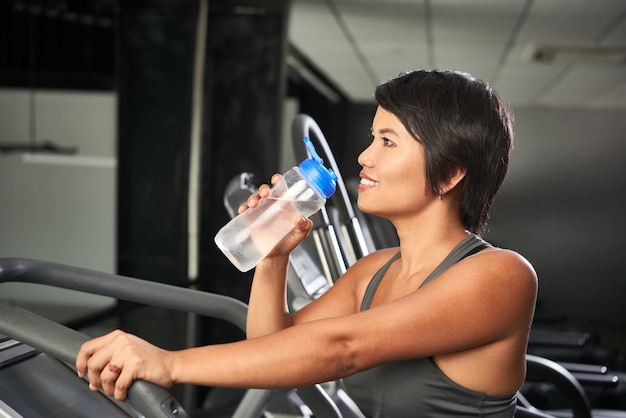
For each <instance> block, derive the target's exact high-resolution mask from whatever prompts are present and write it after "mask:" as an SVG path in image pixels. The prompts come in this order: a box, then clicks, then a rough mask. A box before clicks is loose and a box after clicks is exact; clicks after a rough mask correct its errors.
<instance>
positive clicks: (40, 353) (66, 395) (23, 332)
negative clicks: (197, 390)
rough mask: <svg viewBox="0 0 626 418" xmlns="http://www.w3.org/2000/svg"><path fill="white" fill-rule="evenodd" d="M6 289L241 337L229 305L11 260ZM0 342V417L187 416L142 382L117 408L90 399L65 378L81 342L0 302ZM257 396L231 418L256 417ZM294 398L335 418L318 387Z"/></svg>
mask: <svg viewBox="0 0 626 418" xmlns="http://www.w3.org/2000/svg"><path fill="white" fill-rule="evenodd" d="M10 281H13V282H23V283H37V284H42V285H49V286H55V287H60V288H65V289H72V290H79V291H83V292H87V293H95V294H99V295H105V296H110V297H114V298H117V299H121V300H127V301H131V302H136V303H141V304H146V305H150V306H157V307H161V308H166V309H172V310H179V311H184V312H189V313H194V314H197V315H204V316H210V317H213V318H217V319H223V320H226V321H229V322H231V323H233V324H234V325H236V326H238V327H239V328H241V329H242V330H245V322H246V313H247V306H246V305H245V304H244V303H242V302H240V301H238V300H236V299H233V298H230V297H226V296H221V295H216V294H211V293H207V292H200V291H196V290H191V289H185V288H181V287H177V286H173V285H166V284H162V283H155V282H150V281H146V280H140V279H134V278H130V277H125V276H120V275H114V274H110V273H102V272H97V271H93V270H88V269H84V268H78V267H73V266H67V265H62V264H57V263H50V262H44V261H38V260H30V259H19V258H5V259H0V285H1V284H2V283H5V282H10ZM0 334H3V338H2V341H3V342H2V343H1V344H0V365H1V369H0V396H1V398H0V416H8V417H22V416H23V417H31V416H41V415H45V416H50V415H51V410H49V409H48V408H53V407H56V408H61V407H63V408H66V409H64V410H62V411H61V412H60V415H59V416H111V417H117V416H124V417H142V416H145V417H146V418H162V417H164V418H185V417H187V416H188V414H187V412H186V411H185V410H184V409H183V408H182V406H181V405H180V403H179V402H178V401H177V400H176V399H174V398H173V397H172V396H171V395H170V394H169V392H168V391H167V390H165V389H163V388H161V387H159V386H157V385H154V384H152V383H149V382H144V381H136V382H135V383H133V385H132V386H131V388H130V390H129V393H128V395H129V397H128V401H127V402H125V403H124V404H120V403H119V402H117V401H113V400H111V399H109V398H108V397H106V396H104V395H102V394H99V393H95V392H91V391H90V390H89V389H88V387H87V383H86V382H81V379H79V378H78V377H77V376H76V374H75V372H74V370H73V366H72V365H73V363H74V360H75V357H76V354H77V353H78V350H79V348H80V345H81V344H82V343H83V342H84V341H86V340H87V339H89V337H87V336H86V335H84V334H81V333H79V332H77V331H75V330H72V329H70V328H67V327H65V326H63V325H61V324H58V323H56V322H53V321H50V320H48V319H46V318H43V317H41V316H38V315H36V314H34V313H32V312H29V311H26V310H24V309H22V308H19V307H17V306H14V305H11V304H8V303H5V302H2V303H0ZM5 358H6V360H5ZM18 374H23V375H24V376H23V377H20V378H19V382H18V383H17V384H16V383H15V380H14V377H15V376H16V375H18ZM264 392H265V391H256V390H249V391H247V392H246V396H244V398H243V399H242V401H241V402H240V403H239V405H238V407H237V410H236V411H235V413H234V414H233V415H232V416H233V417H237V418H252V417H257V416H260V414H261V413H262V411H263V409H264V407H265V405H266V401H267V399H268V397H266V396H265V394H264ZM26 393H32V394H33V396H34V398H31V399H30V400H29V399H28V398H26V397H25V394H26ZM297 393H298V396H299V397H300V398H301V399H302V400H303V401H305V402H306V405H307V406H308V407H309V408H310V409H311V410H312V411H314V412H315V414H316V416H320V417H333V418H334V417H338V418H339V417H341V416H342V415H341V414H340V412H339V411H338V408H337V406H336V405H335V404H334V403H333V402H332V401H331V400H330V398H329V397H328V395H327V394H326V392H324V390H323V389H322V388H321V387H320V386H319V385H315V386H312V387H307V388H299V389H298V390H297ZM259 394H261V395H262V396H259ZM44 396H49V397H51V398H52V397H58V399H56V400H53V401H51V403H50V404H46V403H41V404H40V405H39V407H40V408H43V409H44V412H45V413H43V414H40V413H38V412H37V411H36V410H34V406H35V404H37V403H40V402H43V401H42V399H44ZM89 408H97V409H96V410H90V409H89ZM94 411H95V412H94Z"/></svg>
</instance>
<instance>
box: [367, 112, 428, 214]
mask: <svg viewBox="0 0 626 418" xmlns="http://www.w3.org/2000/svg"><path fill="white" fill-rule="evenodd" d="M372 137H373V140H372V143H371V144H370V146H369V147H367V148H366V149H365V150H364V151H363V152H362V153H361V154H360V155H359V158H358V162H359V164H360V165H361V166H362V167H363V169H362V170H361V173H360V177H361V181H360V183H359V187H358V192H359V198H358V205H359V208H360V209H361V210H362V211H364V212H367V213H371V214H374V215H378V216H383V217H385V218H393V217H396V216H403V215H409V214H415V213H416V211H419V210H420V208H421V206H423V205H425V204H427V203H429V202H432V200H433V199H435V198H436V196H434V194H433V193H432V192H429V191H430V189H429V188H428V187H426V172H425V168H424V147H423V145H422V144H421V143H420V142H418V141H416V140H415V138H413V137H412V136H411V135H410V134H409V132H408V131H407V130H406V129H405V127H404V126H403V125H402V123H401V122H400V120H399V119H398V118H397V117H396V116H395V115H394V114H393V113H391V112H388V111H386V110H385V109H383V108H382V107H380V106H379V107H378V109H377V110H376V114H375V115H374V120H373V122H372Z"/></svg>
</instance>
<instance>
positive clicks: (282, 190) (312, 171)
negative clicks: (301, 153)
mask: <svg viewBox="0 0 626 418" xmlns="http://www.w3.org/2000/svg"><path fill="white" fill-rule="evenodd" d="M304 143H305V145H306V148H307V150H308V151H309V154H310V155H311V158H308V159H306V160H304V161H302V162H301V163H300V164H299V165H298V166H296V167H293V168H291V169H290V170H288V171H287V172H286V173H284V174H283V175H282V179H281V180H280V182H278V183H277V184H275V185H274V186H273V187H272V189H271V190H270V194H269V196H268V197H267V198H265V199H261V200H259V204H258V206H257V207H255V208H253V209H248V210H246V211H245V212H243V213H241V214H239V215H237V216H235V217H234V218H233V219H232V220H231V221H230V222H229V223H227V224H226V225H224V227H222V229H220V230H219V231H218V233H217V235H215V244H217V246H218V248H219V249H220V250H221V251H222V252H223V253H224V255H226V257H227V258H228V259H229V260H230V261H231V263H233V265H234V266H235V267H237V268H238V269H239V270H240V271H242V272H246V271H249V270H251V269H252V268H254V266H256V265H257V264H258V263H259V261H261V259H263V257H265V256H266V255H267V254H268V253H269V252H270V251H271V250H272V248H274V246H275V245H276V244H277V243H278V241H280V240H281V239H282V238H283V237H284V236H285V235H287V233H288V232H289V231H291V230H292V229H293V226H294V221H295V219H296V216H297V215H299V214H301V215H304V216H311V215H312V214H314V213H315V212H317V211H318V210H320V209H321V208H322V206H324V204H325V203H326V200H327V199H328V198H329V197H330V196H332V195H333V193H334V192H335V190H336V181H337V175H336V174H335V173H334V172H333V171H332V170H330V169H327V168H326V167H324V165H323V161H322V159H321V158H320V157H319V156H318V155H317V153H316V152H315V148H314V147H313V144H312V143H311V141H310V139H309V138H308V137H305V138H304Z"/></svg>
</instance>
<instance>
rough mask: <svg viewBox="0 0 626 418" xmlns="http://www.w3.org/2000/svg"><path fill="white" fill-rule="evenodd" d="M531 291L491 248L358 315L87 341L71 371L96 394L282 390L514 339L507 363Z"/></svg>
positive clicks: (522, 270)
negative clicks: (180, 387) (228, 339)
mask: <svg viewBox="0 0 626 418" xmlns="http://www.w3.org/2000/svg"><path fill="white" fill-rule="evenodd" d="M470 259H471V260H470ZM483 262H484V263H483ZM462 265H465V267H462ZM485 265H488V266H489V267H488V268H485ZM535 292H536V276H535V275H534V272H533V271H532V270H531V268H529V267H528V265H526V264H525V263H524V262H521V261H520V259H519V258H517V257H515V256H511V255H510V254H509V255H507V254H505V253H502V252H500V254H498V252H496V251H489V252H488V253H486V254H484V255H483V254H477V255H475V256H473V257H470V258H469V259H467V260H465V261H463V262H461V263H459V264H458V265H456V266H454V267H453V268H451V269H450V270H449V271H448V272H446V273H444V274H443V275H442V276H440V277H439V278H438V279H437V280H435V281H433V282H432V283H430V284H428V285H427V286H425V287H424V288H422V289H419V290H417V291H413V292H410V293H408V294H407V295H406V296H404V297H400V298H398V299H396V300H394V301H391V302H388V303H384V304H381V305H379V306H376V307H373V308H372V309H369V310H367V311H364V312H359V313H356V314H347V315H343V316H341V315H340V316H332V317H328V318H326V319H313V318H310V319H311V320H310V321H306V322H301V323H296V324H295V325H293V326H291V327H289V328H285V329H283V330H281V331H277V332H274V333H272V334H268V335H265V336H262V337H257V338H252V339H248V340H246V341H240V342H236V343H229V344H222V345H214V346H206V347H198V348H191V349H187V350H181V351H176V352H170V351H165V350H162V349H159V348H157V347H154V346H152V345H150V344H148V343H146V342H145V341H143V340H140V339H138V338H137V337H134V336H130V335H128V334H125V333H122V332H121V331H117V332H114V333H112V334H108V335H106V336H104V337H100V338H97V339H94V340H91V341H89V342H87V343H85V344H84V345H83V347H82V349H81V350H80V352H79V355H78V357H77V361H76V367H77V371H78V373H79V375H80V376H83V375H85V374H88V375H89V380H90V385H91V388H92V389H93V390H97V389H103V390H104V391H105V392H106V393H107V394H114V396H115V397H116V398H118V399H124V398H125V397H126V391H127V389H128V387H129V386H130V384H131V383H132V381H133V380H135V379H144V380H148V381H151V382H154V383H156V384H159V385H162V386H166V387H167V386H169V385H171V384H172V383H174V382H180V383H183V382H184V383H192V384H200V385H209V386H230V387H245V388H248V387H257V388H289V387H298V386H304V385H309V384H311V383H320V382H325V381H329V380H335V379H337V378H340V377H345V376H348V375H350V374H352V373H355V372H357V371H359V370H364V369H367V368H369V367H373V366H376V365H379V364H382V363H385V362H390V361H400V360H404V359H409V358H417V357H428V356H433V355H436V354H439V353H455V352H463V351H470V352H472V351H474V349H476V348H478V347H480V348H481V350H484V349H485V347H488V346H490V345H492V344H496V345H498V346H500V345H501V344H498V342H500V341H503V340H509V341H517V342H515V343H514V345H515V346H516V347H514V349H513V350H512V351H511V353H504V355H502V353H500V356H501V357H502V359H504V360H503V361H509V360H506V359H507V358H508V357H509V356H508V354H515V355H517V354H519V353H520V352H523V351H524V348H525V347H523V341H524V339H523V338H520V335H521V334H526V333H527V332H528V328H529V326H530V320H531V317H532V309H533V307H534V297H535ZM332 300H334V298H333V299H332ZM319 306H321V305H317V307H319ZM317 307H315V308H314V309H317ZM331 307H332V306H331ZM303 314H304V315H306V314H307V313H306V312H304V313H303ZM333 315H336V314H333ZM507 345H508V344H507ZM518 345H520V347H517V346H518ZM485 358H488V359H490V360H489V361H493V360H495V358H493V356H488V355H487V356H485ZM109 365H112V366H111V367H109ZM485 366H486V365H484V364H483V365H482V366H481V367H482V368H485V369H488V368H487V367H485ZM490 366H492V365H490ZM497 366H498V365H494V367H496V368H497ZM481 370H482V369H481Z"/></svg>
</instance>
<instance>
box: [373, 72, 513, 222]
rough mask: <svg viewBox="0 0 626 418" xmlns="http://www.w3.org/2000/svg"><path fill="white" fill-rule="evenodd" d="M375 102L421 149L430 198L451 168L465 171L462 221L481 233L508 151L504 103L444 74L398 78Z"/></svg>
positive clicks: (471, 82) (509, 123)
mask: <svg viewBox="0 0 626 418" xmlns="http://www.w3.org/2000/svg"><path fill="white" fill-rule="evenodd" d="M375 99H376V102H377V104H378V105H379V106H380V107H382V108H383V109H385V110H387V111H388V112H391V113H393V114H394V115H395V116H396V117H397V118H398V119H399V120H400V121H401V122H402V124H403V125H404V127H405V128H406V130H407V131H408V132H409V133H411V135H412V136H413V137H414V138H415V139H416V140H417V141H419V142H420V143H422V144H423V145H424V150H425V160H426V162H425V164H426V179H427V182H428V185H429V186H430V188H431V189H432V191H433V193H435V194H439V190H440V186H441V185H442V184H444V183H445V182H446V181H447V180H448V179H449V177H450V175H451V174H452V173H453V171H454V170H455V169H456V168H463V169H465V171H466V174H465V178H464V179H463V180H462V190H461V220H462V222H463V224H464V226H465V228H466V229H467V230H469V231H471V232H475V233H477V234H480V233H482V232H484V229H485V227H486V225H487V221H488V219H489V210H490V209H491V206H492V204H493V200H494V199H495V196H496V194H497V193H498V191H499V189H500V187H501V186H502V182H503V181H504V177H505V176H506V174H507V171H508V165H509V156H510V152H511V148H512V146H513V115H512V112H511V110H510V108H509V106H508V104H507V103H506V102H505V101H504V100H503V99H502V97H501V96H500V95H499V94H498V93H497V92H496V91H495V90H493V89H492V88H491V86H490V85H489V84H488V83H486V82H484V81H482V80H479V79H476V78H474V77H472V76H471V75H469V74H467V73H463V72H459V71H447V70H445V71H442V70H415V71H408V72H404V73H401V74H400V75H399V76H398V77H396V78H394V79H391V80H389V81H387V82H385V83H383V84H381V85H379V86H378V87H377V88H376V91H375Z"/></svg>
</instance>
